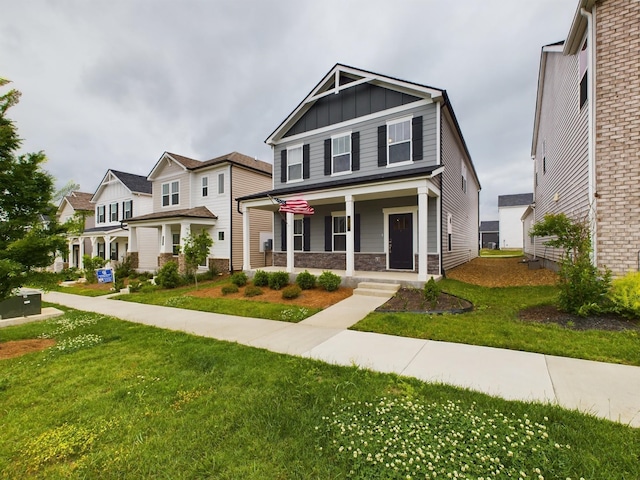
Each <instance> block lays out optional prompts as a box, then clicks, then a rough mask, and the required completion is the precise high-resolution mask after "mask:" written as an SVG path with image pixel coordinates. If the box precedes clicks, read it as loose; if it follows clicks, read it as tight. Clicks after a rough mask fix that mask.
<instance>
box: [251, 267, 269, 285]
mask: <svg viewBox="0 0 640 480" xmlns="http://www.w3.org/2000/svg"><path fill="white" fill-rule="evenodd" d="M253 284H254V285H255V286H256V287H266V286H267V285H269V274H268V273H267V272H265V271H264V270H256V273H255V275H254V276H253Z"/></svg>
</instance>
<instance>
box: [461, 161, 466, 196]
mask: <svg viewBox="0 0 640 480" xmlns="http://www.w3.org/2000/svg"><path fill="white" fill-rule="evenodd" d="M460 170H461V173H462V191H463V192H464V193H467V166H466V165H465V164H464V160H460Z"/></svg>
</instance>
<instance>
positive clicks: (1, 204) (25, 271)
mask: <svg viewBox="0 0 640 480" xmlns="http://www.w3.org/2000/svg"><path fill="white" fill-rule="evenodd" d="M8 83H9V82H8V81H7V80H4V79H2V78H0V87H2V86H5V85H6V84H8ZM19 98H20V92H18V91H17V90H14V89H12V90H9V92H7V93H5V94H4V95H0V299H3V298H6V297H7V296H9V295H10V294H11V292H12V291H13V290H14V289H16V288H18V287H20V286H22V285H24V283H25V282H26V281H27V280H28V277H29V274H30V273H31V272H32V270H33V269H34V268H36V267H46V266H48V265H51V263H53V259H54V258H55V254H56V252H57V251H58V250H61V249H63V248H65V243H66V242H65V239H64V235H63V234H64V228H62V227H61V226H60V225H59V224H58V223H57V221H56V216H55V214H56V207H55V205H53V204H52V203H51V199H52V196H53V179H52V177H51V176H50V175H49V174H48V173H47V172H45V171H44V170H43V169H42V164H43V163H44V162H45V161H46V157H45V155H44V153H43V152H38V153H27V154H24V155H17V151H18V149H19V148H20V145H21V143H22V141H21V139H20V138H19V137H18V133H17V130H16V126H15V124H14V123H13V121H12V120H10V119H8V118H7V117H6V113H7V110H8V109H9V108H11V107H12V106H13V105H15V104H16V103H18V100H19Z"/></svg>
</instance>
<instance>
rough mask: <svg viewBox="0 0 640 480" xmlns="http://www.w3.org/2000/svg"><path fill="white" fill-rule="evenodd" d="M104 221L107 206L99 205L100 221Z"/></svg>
mask: <svg viewBox="0 0 640 480" xmlns="http://www.w3.org/2000/svg"><path fill="white" fill-rule="evenodd" d="M104 222H105V206H104V205H99V206H98V223H104Z"/></svg>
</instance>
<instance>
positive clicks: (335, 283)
mask: <svg viewBox="0 0 640 480" xmlns="http://www.w3.org/2000/svg"><path fill="white" fill-rule="evenodd" d="M341 281H342V280H341V278H340V276H339V275H336V274H335V273H333V272H329V271H324V272H322V273H321V274H320V276H319V277H318V285H320V286H321V287H322V288H324V289H325V290H326V291H327V292H333V291H334V290H337V289H338V287H339V286H340V282H341Z"/></svg>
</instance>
